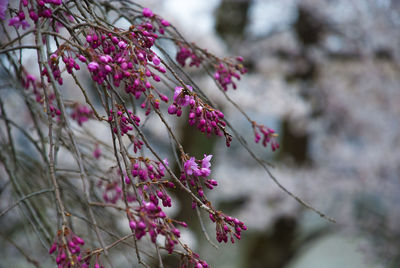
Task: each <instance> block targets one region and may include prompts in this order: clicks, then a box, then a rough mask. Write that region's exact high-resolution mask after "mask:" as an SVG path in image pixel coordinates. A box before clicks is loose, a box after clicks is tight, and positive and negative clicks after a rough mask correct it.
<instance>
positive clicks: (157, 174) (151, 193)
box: [125, 157, 175, 207]
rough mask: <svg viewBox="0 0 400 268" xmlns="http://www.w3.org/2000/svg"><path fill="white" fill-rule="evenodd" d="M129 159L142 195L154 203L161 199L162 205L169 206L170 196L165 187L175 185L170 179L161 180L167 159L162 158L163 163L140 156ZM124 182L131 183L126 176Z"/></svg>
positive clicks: (170, 204) (170, 203)
mask: <svg viewBox="0 0 400 268" xmlns="http://www.w3.org/2000/svg"><path fill="white" fill-rule="evenodd" d="M131 161H132V176H133V177H134V178H138V181H139V182H141V183H140V184H139V189H140V193H141V194H142V197H143V198H144V199H148V200H150V201H151V202H153V203H154V204H156V205H158V203H159V200H161V202H162V204H163V206H164V207H171V206H172V202H171V197H170V196H169V195H168V193H167V191H166V188H165V187H167V188H174V187H175V185H174V183H172V182H170V181H161V179H162V178H163V177H164V176H165V166H168V161H167V159H164V160H163V163H161V162H158V161H153V160H150V159H148V158H142V157H138V158H135V159H131ZM164 165H165V166H164ZM125 182H126V183H127V184H130V183H131V181H130V179H129V178H128V177H126V178H125ZM145 182H146V183H145Z"/></svg>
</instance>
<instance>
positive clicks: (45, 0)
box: [8, 0, 62, 30]
mask: <svg viewBox="0 0 400 268" xmlns="http://www.w3.org/2000/svg"><path fill="white" fill-rule="evenodd" d="M34 3H36V5H35V6H34ZM61 4H62V0H37V1H28V0H21V1H20V2H19V11H18V13H17V15H16V16H14V17H12V18H11V19H10V20H9V22H8V25H9V26H14V27H16V28H17V29H18V28H19V27H20V26H22V29H23V30H25V29H26V28H27V27H29V26H30V25H29V23H28V22H27V21H26V16H25V10H24V9H26V11H27V12H28V14H29V17H30V18H31V19H32V21H33V22H35V23H36V22H37V21H38V20H39V18H51V16H52V14H53V10H52V9H53V8H54V7H53V6H52V5H54V6H59V5H61ZM35 8H36V9H37V11H38V12H37V13H36V12H35Z"/></svg>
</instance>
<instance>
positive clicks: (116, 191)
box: [97, 177, 137, 204]
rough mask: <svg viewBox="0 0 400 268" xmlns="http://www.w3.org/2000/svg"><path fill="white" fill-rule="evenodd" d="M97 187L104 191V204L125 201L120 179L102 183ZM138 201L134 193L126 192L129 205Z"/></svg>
mask: <svg viewBox="0 0 400 268" xmlns="http://www.w3.org/2000/svg"><path fill="white" fill-rule="evenodd" d="M125 178H127V177H125ZM97 186H98V187H100V188H101V189H102V191H103V199H104V202H106V203H112V204H115V203H117V202H118V201H119V200H123V193H122V188H121V180H120V179H115V180H112V181H108V182H103V181H100V182H99V183H98V184H97ZM136 200H137V199H136V196H135V194H134V193H132V192H131V191H127V192H126V201H127V202H128V203H130V202H134V201H136Z"/></svg>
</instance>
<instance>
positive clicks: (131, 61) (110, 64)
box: [86, 9, 169, 99]
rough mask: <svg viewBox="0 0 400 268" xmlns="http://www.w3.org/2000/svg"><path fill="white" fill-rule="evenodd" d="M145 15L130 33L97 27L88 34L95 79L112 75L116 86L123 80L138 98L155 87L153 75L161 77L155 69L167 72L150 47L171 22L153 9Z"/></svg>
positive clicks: (98, 81) (90, 68) (156, 80)
mask: <svg viewBox="0 0 400 268" xmlns="http://www.w3.org/2000/svg"><path fill="white" fill-rule="evenodd" d="M143 15H144V16H145V17H146V18H148V19H147V20H145V21H143V23H142V24H140V25H135V26H131V27H130V30H129V31H128V32H127V33H124V34H118V32H117V33H116V34H112V33H103V32H101V31H98V32H95V31H93V32H92V33H91V34H88V35H87V36H86V41H87V46H88V47H89V48H90V49H89V50H88V53H90V56H91V58H92V61H91V62H90V63H89V64H88V69H89V71H90V72H91V74H92V78H93V80H94V81H96V82H97V83H99V84H102V83H103V82H104V80H105V79H107V77H108V76H109V77H110V80H112V83H113V84H114V86H117V87H118V86H120V85H121V84H123V85H124V87H125V91H126V92H127V93H132V94H133V95H134V96H135V97H136V98H137V99H138V98H139V97H140V96H141V94H142V93H143V92H145V91H146V90H152V89H154V87H153V85H152V83H151V81H150V79H152V80H153V81H155V82H159V81H161V78H160V77H159V76H158V75H157V74H156V73H155V72H154V70H155V71H158V72H160V73H165V72H166V70H165V68H164V67H162V66H161V65H160V63H161V60H160V59H159V58H158V56H157V55H156V53H155V52H153V51H152V50H151V49H150V48H151V47H152V46H153V45H154V42H155V40H156V39H157V38H158V35H157V33H156V32H157V30H158V31H159V32H160V33H161V34H162V33H164V27H167V26H169V23H168V22H167V21H166V20H163V19H161V18H160V17H159V16H156V15H154V14H153V13H152V12H151V10H149V9H144V10H143ZM160 97H161V96H160ZM164 97H165V96H164ZM161 99H163V98H161Z"/></svg>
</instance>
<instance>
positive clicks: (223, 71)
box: [214, 57, 247, 91]
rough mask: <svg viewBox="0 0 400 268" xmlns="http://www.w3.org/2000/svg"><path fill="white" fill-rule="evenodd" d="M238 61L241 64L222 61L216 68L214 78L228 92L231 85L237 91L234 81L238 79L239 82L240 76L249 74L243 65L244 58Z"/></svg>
mask: <svg viewBox="0 0 400 268" xmlns="http://www.w3.org/2000/svg"><path fill="white" fill-rule="evenodd" d="M236 59H237V61H238V62H239V63H237V64H234V63H231V62H228V61H225V62H222V61H221V62H219V64H217V65H216V66H215V70H216V71H215V73H214V78H215V80H217V81H218V83H219V84H220V85H221V86H222V88H223V89H224V90H225V91H227V90H228V86H229V85H232V87H233V89H236V84H235V82H233V80H232V79H233V78H236V79H237V80H240V74H245V73H246V72H247V70H246V69H245V68H244V67H243V64H242V63H241V62H242V61H243V58H242V57H237V58H236Z"/></svg>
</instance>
